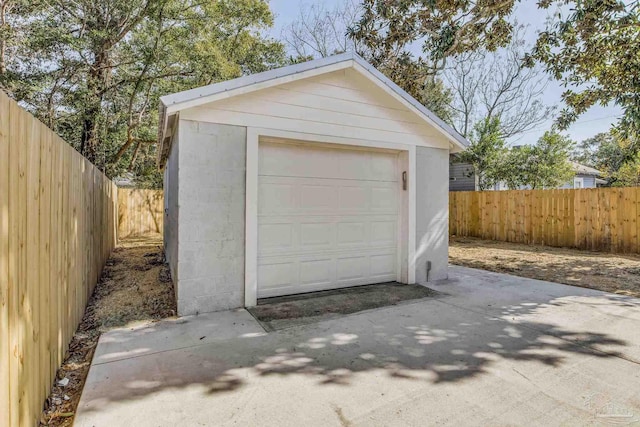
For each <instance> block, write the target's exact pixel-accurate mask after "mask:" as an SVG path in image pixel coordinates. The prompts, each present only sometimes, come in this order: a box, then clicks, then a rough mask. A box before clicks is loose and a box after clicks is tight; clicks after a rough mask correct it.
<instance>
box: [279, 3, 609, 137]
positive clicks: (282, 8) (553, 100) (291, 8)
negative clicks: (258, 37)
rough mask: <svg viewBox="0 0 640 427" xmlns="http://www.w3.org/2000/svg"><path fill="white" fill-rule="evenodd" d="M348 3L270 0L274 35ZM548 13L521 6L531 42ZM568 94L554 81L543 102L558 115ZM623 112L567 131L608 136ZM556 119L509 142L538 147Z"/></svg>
mask: <svg viewBox="0 0 640 427" xmlns="http://www.w3.org/2000/svg"><path fill="white" fill-rule="evenodd" d="M342 1H344V0H303V1H298V0H270V5H271V10H272V11H273V12H274V15H275V25H274V28H273V30H272V34H273V36H275V37H279V36H280V34H281V33H282V28H283V27H285V26H286V25H287V24H289V23H290V22H292V21H294V20H295V19H296V17H297V16H298V13H299V10H300V7H301V6H302V5H313V4H323V5H325V6H326V7H327V8H329V9H331V8H333V7H335V6H336V5H337V4H340V3H341V2H342ZM547 16H548V12H547V11H544V10H540V9H538V7H537V6H536V2H535V1H532V0H523V1H522V2H520V3H518V5H517V7H516V10H515V13H514V17H515V19H516V20H517V21H518V23H520V24H524V25H528V26H529V31H528V32H527V39H528V40H527V41H528V42H530V43H534V42H535V40H536V31H538V30H541V29H543V28H544V25H545V21H546V19H547ZM564 90H565V88H564V87H562V86H561V85H560V84H559V83H558V82H556V81H551V82H549V85H548V86H547V89H546V91H545V93H544V95H543V101H544V102H545V103H546V104H548V105H557V106H558V111H559V110H560V109H561V108H562V106H563V105H562V101H561V99H560V95H561V94H562V92H563V91H564ZM620 114H621V110H620V108H618V107H616V106H609V107H600V106H595V107H592V108H591V109H590V110H588V111H587V112H586V113H584V114H583V115H581V116H580V117H579V118H578V120H577V121H576V122H575V123H574V124H573V125H572V126H571V127H570V128H569V129H568V130H567V132H566V133H567V134H568V135H569V136H570V137H571V139H573V140H575V141H582V140H584V139H587V138H589V137H591V136H593V135H595V134H597V133H600V132H606V131H607V130H609V128H610V127H611V124H612V123H614V122H615V121H616V118H617V117H618V116H620ZM552 123H553V119H550V120H548V121H547V122H544V123H542V124H540V125H539V126H538V127H537V128H536V129H534V130H531V131H529V132H527V133H525V134H522V135H520V136H519V137H518V139H517V141H509V142H511V143H513V144H516V143H517V144H527V143H535V141H537V140H538V138H540V136H542V134H543V133H544V132H545V131H546V130H549V128H550V127H551V125H552Z"/></svg>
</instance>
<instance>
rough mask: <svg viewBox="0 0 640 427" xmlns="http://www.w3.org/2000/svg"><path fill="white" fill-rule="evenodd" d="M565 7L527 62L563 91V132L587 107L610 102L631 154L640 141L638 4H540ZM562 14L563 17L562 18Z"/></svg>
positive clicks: (594, 0) (565, 0) (596, 0)
mask: <svg viewBox="0 0 640 427" xmlns="http://www.w3.org/2000/svg"><path fill="white" fill-rule="evenodd" d="M554 4H556V5H557V4H559V5H565V6H567V7H568V8H570V9H569V11H568V13H566V9H567V7H565V8H561V9H559V10H558V12H557V13H556V16H555V20H554V22H553V23H552V24H551V25H550V26H549V28H547V30H546V31H544V32H542V33H541V34H540V36H539V38H538V41H537V43H536V47H535V50H534V52H533V57H532V59H535V60H538V61H541V62H542V63H543V64H544V66H545V68H546V70H547V71H548V72H549V73H551V75H553V76H554V77H555V78H556V79H557V80H560V81H561V82H562V83H563V84H564V85H565V86H566V87H569V89H567V90H566V91H565V92H564V93H563V94H562V99H563V100H564V102H565V104H566V108H565V109H563V110H562V111H561V114H560V117H559V120H558V123H559V125H560V126H561V127H562V128H567V127H568V126H569V125H570V124H571V123H573V122H574V121H575V120H576V119H577V118H578V116H579V115H580V114H582V113H584V112H585V111H587V110H588V109H589V108H590V107H591V106H593V105H596V104H600V105H604V106H606V105H608V104H609V103H611V102H613V103H615V104H616V105H619V106H620V107H622V109H623V110H624V114H623V116H622V118H621V119H620V121H619V123H618V124H617V129H618V131H619V132H621V134H622V136H623V137H625V138H627V139H629V144H630V145H631V146H632V148H633V150H631V152H637V151H638V149H639V148H640V147H638V136H639V135H640V79H638V76H639V75H640V55H638V41H639V40H640V3H639V2H638V1H629V2H623V1H616V0H609V1H601V0H585V1H579V2H576V1H570V0H561V1H557V0H543V1H541V2H540V3H539V5H540V7H542V8H550V7H551V6H552V5H554ZM562 13H566V14H565V15H564V18H563V16H562V15H561V14H562Z"/></svg>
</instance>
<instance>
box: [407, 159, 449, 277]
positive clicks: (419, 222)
mask: <svg viewBox="0 0 640 427" xmlns="http://www.w3.org/2000/svg"><path fill="white" fill-rule="evenodd" d="M416 169H417V171H416V262H415V268H416V281H417V282H418V283H422V282H425V281H426V280H427V267H426V263H427V261H431V271H430V272H429V280H438V279H446V278H447V265H448V256H449V185H448V181H449V151H448V150H442V149H438V148H426V147H417V148H416Z"/></svg>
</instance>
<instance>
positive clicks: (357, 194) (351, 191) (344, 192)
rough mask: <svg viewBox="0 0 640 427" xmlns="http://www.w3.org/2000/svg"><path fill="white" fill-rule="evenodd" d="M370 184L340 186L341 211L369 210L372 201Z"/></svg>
mask: <svg viewBox="0 0 640 427" xmlns="http://www.w3.org/2000/svg"><path fill="white" fill-rule="evenodd" d="M370 199H371V188H370V187H369V186H364V185H359V186H353V185H349V186H345V185H341V186H340V187H339V188H338V206H339V208H340V210H341V211H365V212H366V211H368V210H369V206H370V203H371V200H370Z"/></svg>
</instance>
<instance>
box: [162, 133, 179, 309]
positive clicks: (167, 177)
mask: <svg viewBox="0 0 640 427" xmlns="http://www.w3.org/2000/svg"><path fill="white" fill-rule="evenodd" d="M178 130H179V129H178ZM179 139H180V138H179V133H176V136H175V138H174V141H173V146H172V147H171V153H170V154H169V158H168V159H167V164H166V165H165V169H164V208H165V212H164V221H163V224H164V252H165V256H166V258H167V263H168V264H169V269H170V270H171V278H172V279H173V283H174V289H176V297H177V286H175V285H176V284H177V282H176V280H177V278H178V227H179V222H178V215H179V212H178V157H179V151H180V144H179Z"/></svg>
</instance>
